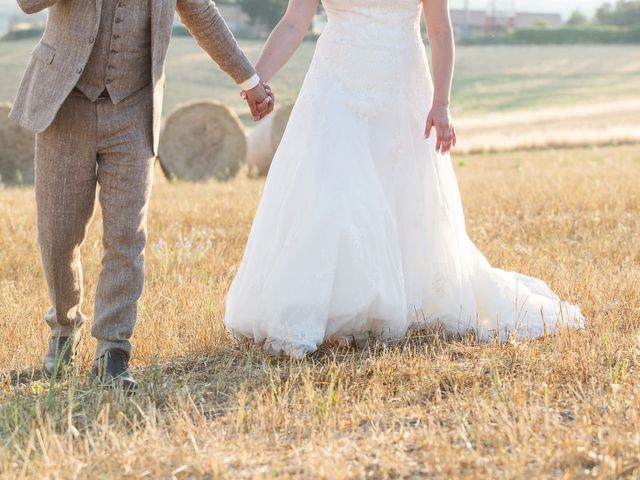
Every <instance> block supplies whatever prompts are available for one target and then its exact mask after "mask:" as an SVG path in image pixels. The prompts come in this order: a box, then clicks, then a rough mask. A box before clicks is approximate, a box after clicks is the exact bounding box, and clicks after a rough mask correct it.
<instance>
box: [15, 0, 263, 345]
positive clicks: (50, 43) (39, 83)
mask: <svg viewBox="0 0 640 480" xmlns="http://www.w3.org/2000/svg"><path fill="white" fill-rule="evenodd" d="M18 3H19V5H20V6H21V7H22V9H23V10H24V11H25V12H27V13H32V12H38V11H40V10H42V9H45V8H49V17H48V22H47V27H46V29H45V33H44V35H43V38H42V40H41V42H40V43H38V45H37V46H36V48H35V49H34V51H33V54H32V59H31V61H30V62H29V65H28V67H27V70H26V72H25V75H24V78H23V81H22V83H21V86H20V88H19V91H18V95H17V98H16V100H15V102H14V107H13V110H12V112H11V117H12V118H13V119H14V120H16V121H17V122H18V123H20V124H21V125H23V126H25V127H27V128H30V129H32V130H33V131H35V132H36V133H37V135H36V159H35V164H36V203H37V224H38V240H39V244H40V249H41V256H42V264H43V270H44V273H45V278H46V281H47V286H48V289H49V297H50V299H51V304H52V306H51V308H50V310H49V311H48V312H47V314H46V315H45V320H46V322H47V323H48V324H49V326H50V327H51V330H52V334H53V335H54V336H67V335H70V334H71V333H72V331H74V330H75V329H77V328H79V327H80V326H81V325H82V324H83V323H84V322H85V320H86V317H85V315H84V314H83V313H82V298H83V288H82V283H83V275H82V265H81V262H80V246H81V244H82V243H83V241H84V238H85V235H86V232H87V227H88V225H89V222H90V220H91V218H92V215H93V211H94V205H95V199H96V191H97V190H98V187H99V194H98V199H99V203H100V206H101V209H102V216H103V231H104V234H103V245H104V257H103V261H102V271H101V273H100V277H99V281H98V286H97V291H96V305H95V319H94V321H93V325H92V334H93V336H94V337H96V339H97V341H98V349H97V352H96V356H98V357H99V356H101V355H102V354H104V353H105V352H106V351H107V350H108V349H110V348H114V347H115V348H119V349H122V350H124V351H126V352H127V353H128V354H129V355H130V354H131V349H132V347H131V342H130V339H131V336H132V335H133V331H134V327H135V323H136V318H137V304H138V300H139V298H140V295H141V293H142V289H143V284H144V249H145V244H146V239H147V227H146V224H147V210H148V202H149V196H150V192H151V184H152V174H153V164H154V160H155V155H156V153H157V145H158V135H159V125H160V122H159V120H160V114H161V109H162V97H163V91H164V63H165V57H166V52H167V47H168V43H169V39H170V36H171V29H172V23H173V16H174V12H175V11H176V10H177V12H178V13H179V15H180V16H181V18H182V20H183V22H184V23H185V25H186V26H187V27H188V28H189V29H190V30H191V32H192V33H193V35H194V37H195V38H196V40H197V41H198V43H199V44H200V45H201V46H202V47H203V48H204V50H205V51H207V52H208V53H209V55H210V56H211V57H212V59H213V60H215V61H216V62H217V63H218V64H219V65H220V67H221V68H222V69H223V70H224V71H225V72H227V73H228V74H229V75H230V76H231V77H232V78H233V79H234V80H235V81H236V82H237V83H242V82H244V81H246V80H247V79H248V78H250V77H252V76H253V75H254V74H255V71H254V69H253V67H252V66H251V64H250V63H249V61H248V60H247V58H246V57H245V56H244V54H243V53H242V52H241V51H240V49H239V48H238V45H237V43H236V41H235V39H234V38H233V36H232V34H231V33H230V31H229V30H228V28H227V26H226V24H225V23H224V20H223V19H222V18H221V17H220V15H219V13H218V11H217V9H216V7H215V5H214V3H213V2H211V1H210V0H18ZM131 8H134V9H135V10H131ZM116 37H118V38H116ZM125 55H129V56H128V57H126V56H125Z"/></svg>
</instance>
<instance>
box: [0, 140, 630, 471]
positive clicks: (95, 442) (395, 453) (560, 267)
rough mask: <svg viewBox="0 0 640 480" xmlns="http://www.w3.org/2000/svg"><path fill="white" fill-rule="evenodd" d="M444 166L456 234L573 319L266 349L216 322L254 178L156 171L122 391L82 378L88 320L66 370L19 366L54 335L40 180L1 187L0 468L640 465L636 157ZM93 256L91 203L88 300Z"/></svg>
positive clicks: (599, 155)
mask: <svg viewBox="0 0 640 480" xmlns="http://www.w3.org/2000/svg"><path fill="white" fill-rule="evenodd" d="M456 168H457V172H458V175H459V180H460V185H461V189H462V194H463V199H464V202H465V205H466V213H467V215H468V228H469V230H470V235H471V237H472V238H473V239H474V240H475V241H476V242H477V243H478V244H479V246H480V247H481V249H482V250H483V251H484V252H485V253H486V254H487V256H488V258H489V259H490V261H491V262H492V263H494V264H495V265H498V266H500V267H503V268H507V269H515V270H519V271H522V272H526V273H529V274H533V275H537V276H540V277H542V278H544V279H546V280H547V281H548V282H549V283H550V284H551V286H552V287H553V288H554V289H555V290H557V291H558V292H559V293H560V294H561V295H562V296H563V297H566V298H567V299H569V300H571V301H576V302H578V303H580V305H581V306H582V308H583V310H584V312H585V314H586V315H587V317H588V322H587V326H586V328H585V330H584V331H580V332H573V333H567V332H563V333H561V334H559V335H557V336H554V337H550V338H545V339H542V340H538V341H531V342H523V343H514V344H505V345H496V344H490V345H480V344H476V343H474V342H473V341H472V340H470V339H447V338H444V336H443V335H441V333H440V332H437V331H429V332H423V333H421V334H416V335H414V336H413V337H411V338H409V339H407V341H406V342H404V343H402V344H399V345H382V344H371V345H370V346H369V347H367V348H365V349H362V350H352V349H337V348H325V349H323V350H321V351H320V352H319V353H317V354H315V355H313V356H311V357H309V358H307V359H305V360H303V361H285V360H280V361H277V360H272V359H270V358H269V357H267V356H266V355H265V354H263V353H262V351H261V349H260V348H258V347H253V346H249V345H244V344H236V343H234V342H233V341H232V340H231V339H230V338H229V337H228V336H227V335H226V334H225V332H224V329H223V325H222V316H223V310H224V296H225V292H226V291H227V288H228V286H229V282H230V280H231V278H232V276H233V274H234V271H235V269H236V266H237V264H238V261H239V260H240V257H241V254H242V249H243V246H244V243H245V240H246V237H247V234H248V231H249V227H250V223H251V218H252V214H253V212H254V209H255V207H256V204H257V201H258V198H259V195H260V191H261V188H262V181H260V180H250V179H248V178H247V177H246V175H244V174H241V175H240V176H239V177H238V178H237V179H236V180H235V181H233V182H231V183H228V184H215V183H211V184H195V185H192V184H181V183H177V184H168V183H166V182H165V181H164V180H163V179H160V178H159V179H158V181H157V182H156V186H155V191H154V195H153V208H152V212H151V216H150V242H149V249H148V257H147V258H148V266H147V270H148V282H147V288H146V291H145V293H144V297H143V300H142V309H141V315H140V323H139V326H138V329H137V332H136V336H135V345H136V348H135V357H134V366H135V367H136V374H137V376H138V377H139V379H140V380H141V381H142V390H141V392H140V393H139V394H138V395H136V396H135V397H133V398H123V397H122V396H120V395H118V394H115V393H113V392H105V391H101V390H99V389H98V388H96V387H94V386H92V385H91V384H90V383H89V382H88V381H87V380H86V374H87V371H88V369H89V368H90V363H91V357H92V353H93V348H94V342H93V341H92V339H91V338H90V336H89V332H88V329H86V330H85V331H84V332H83V343H82V346H81V351H80V371H79V372H78V373H77V375H75V376H73V377H71V378H70V379H69V380H67V381H66V382H64V383H62V384H53V385H52V384H48V383H47V382H46V381H43V380H39V379H38V377H37V374H33V375H31V374H30V372H29V371H28V370H29V369H30V368H32V367H34V366H38V365H39V364H40V362H41V359H42V353H43V351H44V348H45V345H46V341H47V335H48V333H47V330H46V327H45V325H44V322H42V321H41V316H42V314H43V312H44V310H45V308H46V307H47V299H46V294H45V287H44V284H43V280H42V276H41V273H40V269H39V264H38V256H37V249H36V243H35V230H34V221H33V218H34V201H33V192H32V191H31V190H30V189H0V231H1V232H2V235H0V294H1V295H2V302H1V303H0V344H1V345H2V346H3V347H2V349H0V365H1V367H0V371H1V372H2V374H1V379H2V380H1V381H2V384H1V387H0V441H1V442H2V443H1V444H0V476H2V477H3V478H23V477H31V478H33V477H40V478H59V477H60V478H87V479H89V478H223V477H224V478H274V477H281V478H331V479H333V478H422V477H425V476H428V477H433V478H524V477H529V478H587V477H588V478H591V477H594V478H640V376H639V372H640V249H639V245H640V189H638V188H637V179H638V178H639V177H640V149H639V148H638V147H633V146H621V147H609V148H589V149H574V150H546V151H540V152H527V153H517V152H512V153H508V154H506V153H505V154H495V155H469V156H459V157H456ZM100 252H101V246H100V221H99V216H98V217H97V218H96V221H95V222H94V224H93V226H92V228H91V230H90V233H89V237H88V240H87V242H86V244H85V246H84V249H83V255H84V263H85V267H86V286H87V302H86V305H87V307H86V310H87V313H88V314H91V311H92V306H91V305H92V300H93V292H94V288H95V284H96V276H97V273H98V268H99V260H100ZM25 369H26V370H27V371H26V373H25V374H26V377H25V376H22V377H19V376H18V375H17V374H16V373H15V372H17V371H22V370H25ZM11 372H13V373H11ZM30 376H31V377H33V378H31V379H30V378H29V377H30Z"/></svg>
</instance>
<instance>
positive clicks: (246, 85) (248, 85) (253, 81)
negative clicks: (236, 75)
mask: <svg viewBox="0 0 640 480" xmlns="http://www.w3.org/2000/svg"><path fill="white" fill-rule="evenodd" d="M258 85H260V77H259V76H258V74H257V73H254V74H253V75H252V76H251V78H248V79H247V80H245V81H244V82H242V83H241V84H240V88H241V89H242V90H244V91H247V90H252V89H254V88H256V87H257V86H258Z"/></svg>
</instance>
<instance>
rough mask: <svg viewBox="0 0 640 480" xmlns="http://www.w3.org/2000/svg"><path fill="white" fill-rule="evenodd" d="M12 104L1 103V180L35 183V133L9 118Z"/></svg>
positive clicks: (23, 183)
mask: <svg viewBox="0 0 640 480" xmlns="http://www.w3.org/2000/svg"><path fill="white" fill-rule="evenodd" d="M10 111H11V105H9V104H6V103H5V104H0V182H1V183H4V184H7V185H25V184H27V185H30V184H33V177H34V171H33V159H34V156H35V135H34V133H33V132H31V131H29V130H27V129H26V128H24V127H21V126H20V125H18V124H16V123H15V122H13V121H12V120H10V119H9V112H10Z"/></svg>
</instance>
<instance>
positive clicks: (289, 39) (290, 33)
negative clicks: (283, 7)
mask: <svg viewBox="0 0 640 480" xmlns="http://www.w3.org/2000/svg"><path fill="white" fill-rule="evenodd" d="M318 3H319V0H289V6H288V7H287V11H286V13H285V14H284V17H282V20H280V22H279V23H278V25H276V28H274V29H273V31H272V32H271V35H269V38H268V39H267V42H266V43H265V45H264V48H263V49H262V53H260V58H259V59H258V62H257V63H256V71H257V72H258V75H259V76H260V78H261V79H262V81H263V82H265V83H266V82H268V81H269V80H271V78H272V77H273V76H274V75H275V74H276V73H278V71H279V70H280V69H281V68H282V67H283V66H284V65H285V64H286V63H287V62H288V61H289V59H290V58H291V57H292V56H293V54H294V53H295V51H296V50H297V49H298V47H299V46H300V44H301V43H302V40H304V36H305V35H306V33H307V31H308V30H309V26H310V25H311V21H312V20H313V16H314V15H315V14H316V11H317V10H318Z"/></svg>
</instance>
